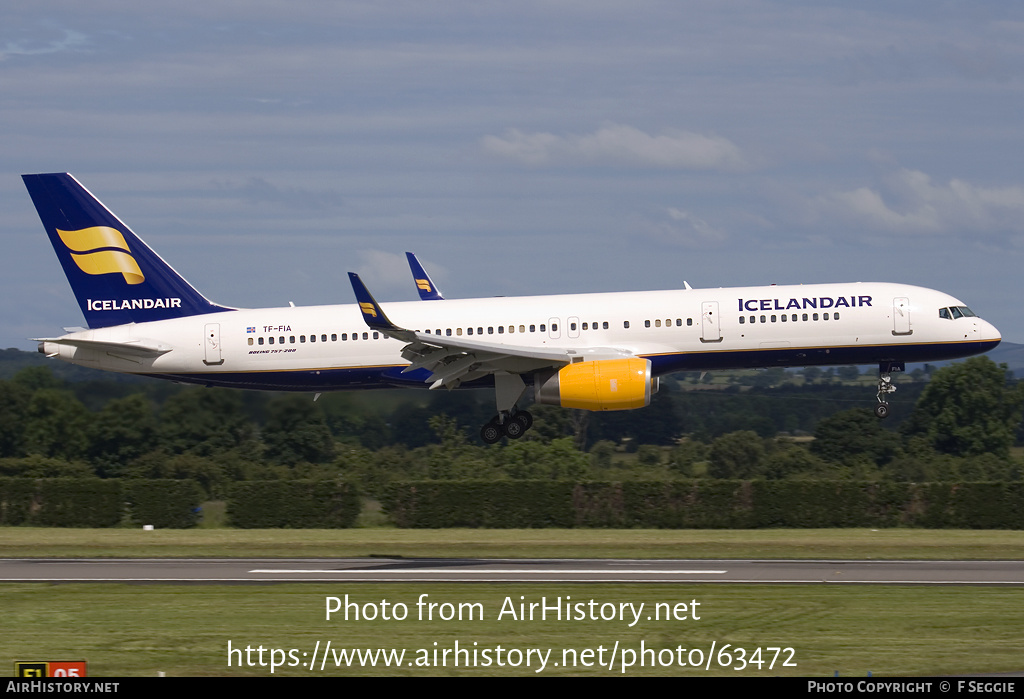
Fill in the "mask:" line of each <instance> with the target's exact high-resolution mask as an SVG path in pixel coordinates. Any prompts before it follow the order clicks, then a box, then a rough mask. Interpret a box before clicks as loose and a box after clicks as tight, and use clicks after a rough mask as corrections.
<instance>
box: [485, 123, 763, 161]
mask: <svg viewBox="0 0 1024 699" xmlns="http://www.w3.org/2000/svg"><path fill="white" fill-rule="evenodd" d="M480 143H481V146H482V147H483V149H484V150H485V151H487V152H488V153H491V154H493V155H497V156H500V157H503V158H508V159H510V160H517V161H519V162H522V163H526V164H528V165H561V164H571V163H612V164H620V165H631V166H638V167H656V168H665V169H679V170H739V169H743V168H745V167H746V165H747V164H746V160H745V159H744V157H743V155H742V153H741V152H740V149H739V147H737V146H736V145H735V144H734V143H732V141H729V140H728V139H726V138H722V137H720V136H705V135H703V134H698V133H693V132H690V131H678V130H675V129H670V130H666V131H664V132H662V133H661V134H659V135H657V136H652V135H651V134H648V133H645V132H644V131H641V130H640V129H637V128H634V127H632V126H626V125H623V124H611V125H608V126H605V127H602V128H600V129H598V130H597V131H594V132H593V133H589V134H584V135H577V134H569V135H566V136H558V135H555V134H551V133H524V132H522V131H520V130H519V129H509V130H508V131H506V132H505V134H504V135H503V136H484V137H483V138H482V139H481V141H480Z"/></svg>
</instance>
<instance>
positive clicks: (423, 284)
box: [416, 279, 430, 291]
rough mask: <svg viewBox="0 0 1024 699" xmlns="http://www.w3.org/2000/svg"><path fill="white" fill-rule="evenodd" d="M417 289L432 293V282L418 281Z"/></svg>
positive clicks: (426, 280) (427, 280)
mask: <svg viewBox="0 0 1024 699" xmlns="http://www.w3.org/2000/svg"><path fill="white" fill-rule="evenodd" d="M416 287H417V288H419V289H422V290H423V291H430V280H429V279H417V280H416Z"/></svg>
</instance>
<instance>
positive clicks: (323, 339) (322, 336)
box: [320, 333, 327, 342]
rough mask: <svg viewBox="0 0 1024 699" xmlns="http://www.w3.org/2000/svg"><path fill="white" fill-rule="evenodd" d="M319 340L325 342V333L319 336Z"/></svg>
mask: <svg viewBox="0 0 1024 699" xmlns="http://www.w3.org/2000/svg"><path fill="white" fill-rule="evenodd" d="M320 342H327V333H324V334H323V335H321V336H320Z"/></svg>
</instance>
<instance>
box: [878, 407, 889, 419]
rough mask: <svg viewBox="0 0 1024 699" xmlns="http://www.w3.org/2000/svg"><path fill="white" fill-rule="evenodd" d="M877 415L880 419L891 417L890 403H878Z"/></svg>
mask: <svg viewBox="0 0 1024 699" xmlns="http://www.w3.org/2000/svg"><path fill="white" fill-rule="evenodd" d="M875 417H877V418H878V419H879V420H884V419H885V418H887V417H889V404H888V403H879V404H878V405H876V406H875Z"/></svg>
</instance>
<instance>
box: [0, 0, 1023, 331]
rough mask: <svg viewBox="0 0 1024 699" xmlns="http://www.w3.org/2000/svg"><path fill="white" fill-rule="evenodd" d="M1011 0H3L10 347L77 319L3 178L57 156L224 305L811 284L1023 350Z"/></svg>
mask: <svg viewBox="0 0 1024 699" xmlns="http://www.w3.org/2000/svg"><path fill="white" fill-rule="evenodd" d="M1022 87H1024V9H1022V8H1019V7H1018V6H1017V5H1016V4H1012V3H1003V2H998V3H997V2H970V3H967V2H964V3H959V2H946V3H939V2H904V3H887V2H862V3H811V2H754V1H749V2H730V1H721V2H718V1H716V2H643V1H642V0H641V1H636V0H634V1H632V2H602V1H600V0H590V1H586V2H583V1H579V2H576V1H566V2H559V1H557V0H547V1H545V2H528V1H524V2H515V3H496V2H479V1H476V2H422V1H418V2H412V1H403V0H397V1H395V2H328V1H324V2H319V1H313V2H299V3H295V2H291V3H286V2H258V1H257V2H246V3H237V2H218V1H217V0H206V1H204V2H192V1H190V0H184V1H182V2H177V3H174V4H173V5H170V6H162V7H159V8H158V7H155V6H151V5H147V6H142V5H138V4H136V3H128V2H105V1H103V0H98V1H96V2H89V3H80V2H48V1H47V0H40V1H39V2H34V3H7V5H5V7H4V8H3V9H0V210H2V211H3V214H4V215H3V217H2V218H0V237H2V240H3V241H4V247H3V249H4V250H5V252H6V254H4V255H2V256H0V285H2V289H0V291H2V296H3V298H4V300H5V303H4V308H5V312H4V315H3V317H4V322H3V324H2V325H0V328H2V330H0V334H2V336H0V346H3V347H19V348H22V349H34V344H33V343H32V342H30V341H28V340H27V339H26V338H29V337H38V336H48V335H53V334H54V333H56V332H59V331H60V328H61V327H62V326H71V325H80V324H82V322H83V321H82V318H81V315H80V313H79V311H78V308H77V305H76V304H75V301H74V298H73V296H72V294H71V291H70V289H69V287H68V285H67V282H66V280H65V279H64V277H63V274H62V273H61V271H60V267H59V265H58V263H57V260H56V257H55V256H54V255H53V252H52V251H51V249H50V248H49V244H48V243H47V241H46V238H45V235H44V234H43V230H42V227H41V225H40V224H39V221H38V219H37V217H36V215H35V211H34V209H33V207H32V204H31V201H30V200H29V198H28V195H27V193H26V192H25V190H24V187H23V186H22V183H21V180H20V178H19V177H18V176H19V175H20V174H22V173H29V172H53V171H68V172H71V173H73V174H74V175H75V176H76V177H78V178H79V180H81V181H82V182H83V184H85V186H86V187H88V188H89V189H90V190H91V191H92V192H93V193H95V194H96V195H97V196H98V197H99V198H100V199H101V200H103V201H104V203H106V204H107V205H108V207H110V208H111V209H112V210H113V211H114V212H115V213H116V214H118V215H119V216H120V217H121V218H122V220H124V221H125V222H126V223H127V224H128V225H129V226H131V227H132V228H133V229H134V230H135V232H136V233H138V234H139V235H141V236H142V237H143V238H144V239H145V240H146V241H147V242H148V243H149V244H150V245H151V246H152V247H153V248H154V249H155V250H156V251H157V252H159V253H160V254H161V255H162V256H163V257H164V258H165V259H167V260H168V261H169V262H170V263H171V264H172V265H174V266H175V268H177V269H178V271H180V272H181V273H182V274H183V275H184V276H185V277H186V278H188V279H189V280H190V281H191V282H192V283H193V284H194V285H195V286H196V287H197V288H198V289H200V291H202V292H203V293H204V294H206V295H207V296H208V297H209V298H211V299H212V300H214V301H217V302H219V303H223V304H227V305H234V306H243V307H259V306H274V305H287V303H288V302H289V301H294V302H295V303H296V304H300V305H310V304H322V303H350V302H351V301H352V292H351V289H350V287H349V285H348V281H347V277H346V274H345V273H346V272H348V271H357V272H360V273H361V274H363V275H364V279H365V280H366V282H367V283H368V284H369V285H370V288H371V289H372V290H373V291H374V293H375V295H376V296H377V297H378V298H379V299H380V300H381V301H384V302H386V301H388V300H411V299H413V298H415V290H414V288H413V286H412V284H411V282H410V278H409V275H408V270H407V267H406V265H405V260H404V255H403V253H404V251H406V250H412V251H414V252H416V253H418V255H419V256H420V258H421V259H422V260H423V262H424V263H425V265H426V266H427V268H428V269H429V270H430V271H431V273H432V275H433V276H434V277H435V278H436V280H437V281H438V283H439V285H440V286H441V288H442V289H443V290H444V292H445V294H446V295H447V296H449V297H469V296H490V295H517V294H537V293H573V292H586V291H615V290H635V289H662V288H680V287H682V285H683V280H686V281H688V282H689V283H690V284H691V285H692V286H694V287H719V286H738V285H752V284H770V283H779V284H789V283H795V284H798V283H816V282H827V281H897V282H905V283H910V284H918V285H921V286H926V287H931V288H937V289H942V290H943V291H947V292H949V293H951V294H953V295H955V296H957V297H959V298H960V299H961V300H962V301H964V302H965V303H967V304H968V305H970V306H971V307H972V308H973V309H974V310H975V311H977V312H978V313H979V314H980V315H982V316H983V317H985V318H986V319H988V320H990V321H992V322H993V323H994V324H995V325H996V326H997V327H998V328H999V329H1000V330H1001V331H1002V333H1003V337H1004V338H1005V339H1007V340H1010V341H1013V342H1024V320H1022V318H1021V314H1020V311H1019V307H1020V303H1021V295H1022V294H1021V291H1022V286H1024V285H1022V283H1021V269H1022V266H1024V265H1022V261H1024V259H1022V257H1024V256H1022V251H1024V170H1022V168H1021V161H1022V159H1021V154H1022V153H1024V143H1022V141H1024V129H1022V115H1024V99H1022Z"/></svg>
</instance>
